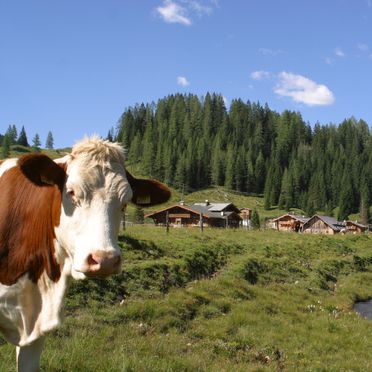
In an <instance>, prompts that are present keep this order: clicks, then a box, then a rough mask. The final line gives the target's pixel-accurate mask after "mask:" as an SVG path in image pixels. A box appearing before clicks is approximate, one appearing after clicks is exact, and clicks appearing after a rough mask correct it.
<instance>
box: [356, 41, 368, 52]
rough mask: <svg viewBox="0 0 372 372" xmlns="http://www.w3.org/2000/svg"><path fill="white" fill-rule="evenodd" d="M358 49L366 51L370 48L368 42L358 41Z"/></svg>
mask: <svg viewBox="0 0 372 372" xmlns="http://www.w3.org/2000/svg"><path fill="white" fill-rule="evenodd" d="M358 49H359V50H361V51H362V52H366V51H367V50H368V49H369V48H368V45H367V44H363V43H358Z"/></svg>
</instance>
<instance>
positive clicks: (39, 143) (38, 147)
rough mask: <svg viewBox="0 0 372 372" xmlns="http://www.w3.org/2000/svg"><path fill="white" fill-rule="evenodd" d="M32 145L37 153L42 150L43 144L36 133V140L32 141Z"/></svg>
mask: <svg viewBox="0 0 372 372" xmlns="http://www.w3.org/2000/svg"><path fill="white" fill-rule="evenodd" d="M32 145H33V147H34V149H35V150H36V151H39V150H40V146H41V142H40V136H39V135H38V134H37V133H36V134H35V136H34V138H33V139H32Z"/></svg>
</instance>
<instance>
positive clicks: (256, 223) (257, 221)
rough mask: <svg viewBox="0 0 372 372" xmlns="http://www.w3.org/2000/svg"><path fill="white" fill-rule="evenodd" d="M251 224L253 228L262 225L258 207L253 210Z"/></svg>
mask: <svg viewBox="0 0 372 372" xmlns="http://www.w3.org/2000/svg"><path fill="white" fill-rule="evenodd" d="M251 224H252V228H253V229H259V228H260V227H261V223H260V216H259V214H258V212H257V209H256V208H255V209H253V212H252V221H251Z"/></svg>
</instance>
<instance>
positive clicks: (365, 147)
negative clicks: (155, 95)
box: [110, 93, 372, 222]
mask: <svg viewBox="0 0 372 372" xmlns="http://www.w3.org/2000/svg"><path fill="white" fill-rule="evenodd" d="M111 135H112V136H113V137H114V139H116V140H118V141H121V142H122V143H123V144H124V146H125V148H126V150H127V160H128V163H129V164H130V165H132V166H136V167H137V170H139V171H140V172H141V173H143V174H145V175H148V176H151V177H155V178H157V179H159V180H161V181H163V182H165V183H167V184H169V185H171V186H173V187H175V188H177V189H179V190H183V191H185V192H191V191H194V190H197V189H202V188H207V187H211V186H224V187H226V188H227V189H229V190H236V191H239V192H244V193H248V194H263V195H264V203H265V208H266V209H270V208H271V207H272V206H277V205H278V206H279V207H280V208H282V209H287V210H290V209H291V208H294V207H297V208H300V209H302V210H303V211H305V212H306V213H307V214H308V215H312V214H313V213H315V212H316V211H319V210H321V211H325V212H326V213H327V214H328V215H332V213H333V211H334V209H335V208H336V207H338V208H337V211H338V212H337V214H338V215H337V216H335V217H337V218H338V219H339V220H343V219H346V218H347V217H348V215H349V214H351V213H355V212H360V213H361V217H362V220H364V221H365V222H366V221H367V219H368V218H369V206H370V200H371V196H372V195H371V190H372V137H371V133H370V130H369V126H368V124H367V123H366V122H365V121H363V120H356V119H355V118H349V119H345V120H344V121H343V122H342V123H340V124H338V125H336V124H326V125H324V124H322V125H321V124H319V123H317V124H315V125H314V126H310V124H309V123H305V122H304V120H303V119H302V117H301V114H300V113H299V112H293V111H284V112H283V113H277V112H275V111H273V110H271V109H270V108H269V107H268V105H267V104H266V105H264V106H262V105H261V104H260V103H251V102H249V101H248V102H243V101H242V100H241V99H236V100H233V101H232V102H231V104H230V108H229V109H228V110H227V109H226V106H225V102H224V99H223V96H222V95H220V94H215V93H211V94H210V93H208V94H206V95H205V96H204V97H198V96H196V95H191V94H190V95H181V94H176V95H170V96H167V97H165V98H163V99H160V100H159V101H158V102H157V103H156V104H155V103H152V104H144V103H143V104H138V105H136V106H135V107H129V108H127V109H126V110H125V112H124V113H123V114H122V116H121V118H120V120H119V123H118V128H117V132H116V133H115V134H112V133H111V134H110V136H111Z"/></svg>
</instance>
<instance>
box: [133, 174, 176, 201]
mask: <svg viewBox="0 0 372 372" xmlns="http://www.w3.org/2000/svg"><path fill="white" fill-rule="evenodd" d="M126 173H127V179H128V182H129V184H130V187H131V188H132V191H133V197H132V203H134V204H136V205H139V206H151V205H156V204H161V203H164V202H166V201H168V200H169V198H170V197H171V191H170V190H169V188H168V187H167V186H165V185H164V184H163V183H161V182H159V181H155V180H144V179H138V178H134V177H133V176H132V175H131V174H130V173H129V172H128V171H126Z"/></svg>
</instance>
